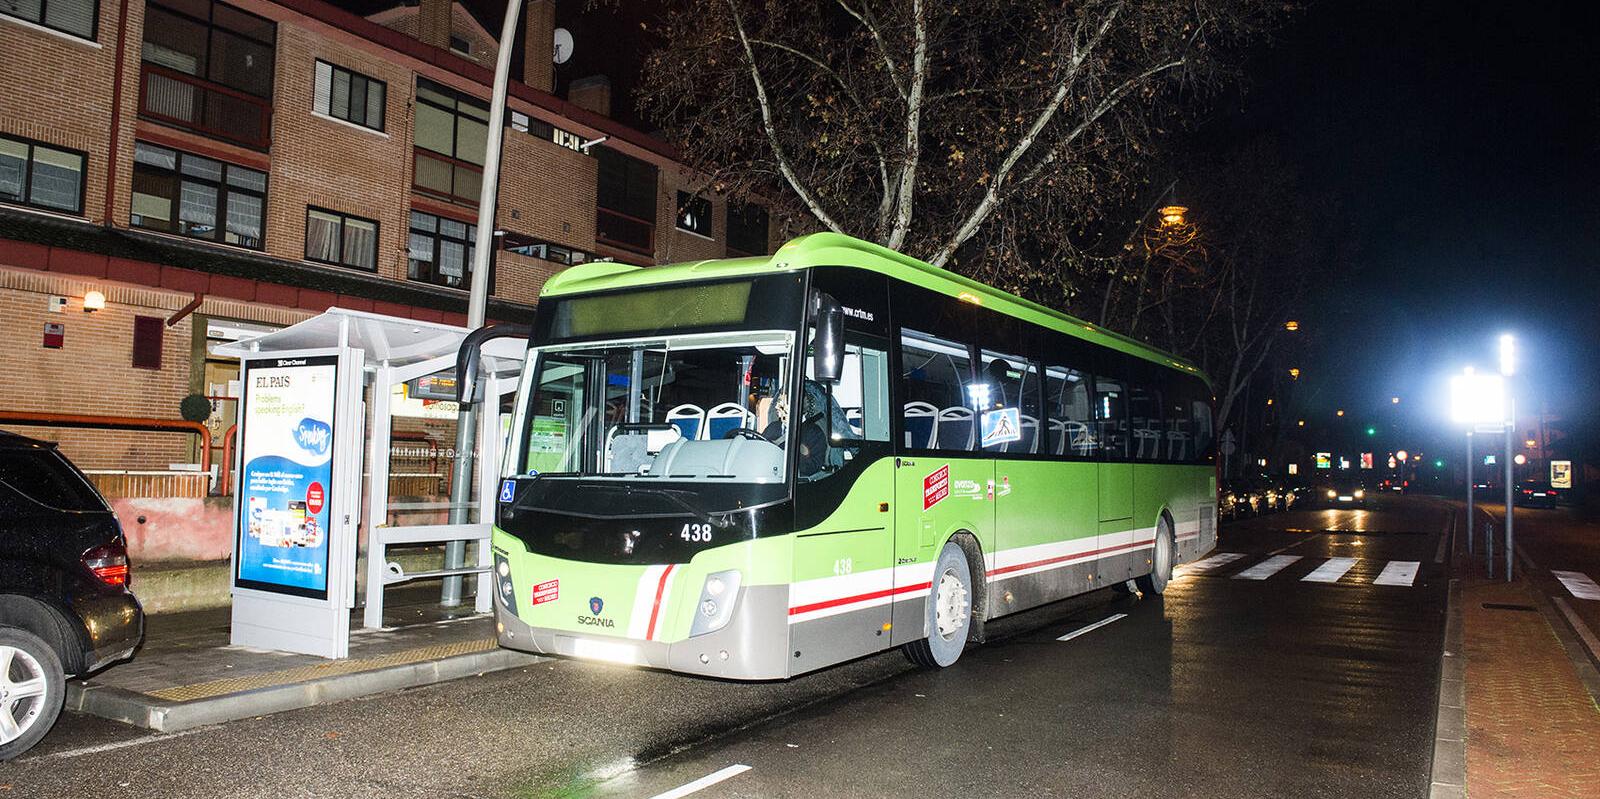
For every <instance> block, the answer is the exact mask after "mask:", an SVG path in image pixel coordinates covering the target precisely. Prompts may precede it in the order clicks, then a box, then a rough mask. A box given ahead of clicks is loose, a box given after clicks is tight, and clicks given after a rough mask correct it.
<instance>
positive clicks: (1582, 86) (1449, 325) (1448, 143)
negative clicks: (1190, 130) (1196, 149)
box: [1215, 0, 1600, 448]
mask: <svg viewBox="0 0 1600 799" xmlns="http://www.w3.org/2000/svg"><path fill="white" fill-rule="evenodd" d="M1596 17H1597V14H1596V11H1595V6H1594V5H1593V4H1585V3H1569V4H1561V3H1551V2H1528V3H1516V4H1498V3H1496V4H1487V3H1484V4H1473V3H1459V2H1456V3H1442V2H1426V3H1392V2H1349V1H1348V0H1343V1H1340V2H1321V3H1314V4H1312V5H1311V6H1310V7H1309V8H1308V9H1307V11H1306V13H1304V14H1303V15H1301V16H1300V17H1299V19H1298V20H1296V21H1295V22H1294V23H1293V24H1291V26H1290V27H1289V29H1288V30H1286V31H1285V32H1284V33H1283V35H1282V37H1281V38H1280V39H1279V41H1278V42H1277V43H1276V44H1275V46H1274V47H1273V49H1272V50H1271V51H1270V52H1267V53H1265V54H1264V55H1262V56H1260V57H1259V58H1257V59H1254V60H1253V61H1252V62H1250V64H1249V67H1248V74H1249V80H1248V84H1247V91H1246V93H1245V94H1244V95H1243V99H1242V100H1240V101H1239V103H1238V107H1237V108H1236V109H1231V112H1232V115H1233V116H1234V118H1232V119H1229V118H1226V115H1224V118H1221V119H1218V120H1217V121H1216V123H1215V124H1220V125H1227V126H1230V128H1232V129H1237V130H1239V131H1240V132H1241V133H1248V132H1250V131H1251V130H1260V131H1270V132H1272V133H1275V134H1276V135H1277V138H1278V139H1279V140H1280V141H1283V142H1285V143H1287V144H1288V146H1289V147H1290V148H1292V157H1293V158H1294V159H1295V160H1296V161H1298V163H1299V164H1300V167H1301V169H1302V170H1304V175H1305V176H1306V185H1307V189H1308V191H1317V192H1326V193H1328V194H1330V195H1332V196H1334V197H1335V198H1337V200H1338V201H1339V203H1340V207H1341V208H1342V216H1343V218H1342V219H1341V220H1339V221H1340V224H1341V225H1342V228H1341V229H1343V230H1347V231H1348V232H1349V237H1350V242H1349V244H1350V246H1351V255H1352V256H1353V260H1354V262H1355V263H1354V265H1353V268H1352V269H1351V271H1349V272H1348V273H1347V274H1345V275H1344V276H1343V279H1340V278H1338V277H1333V276H1330V278H1329V279H1328V280H1326V281H1324V283H1325V285H1324V287H1323V288H1322V289H1321V290H1320V291H1318V292H1317V293H1316V295H1315V296H1314V297H1313V298H1312V301H1311V307H1310V308H1308V310H1307V311H1306V313H1305V314H1304V320H1305V322H1304V323H1305V326H1306V327H1305V330H1304V333H1305V334H1306V335H1308V336H1309V341H1308V342H1307V343H1308V345H1309V346H1310V348H1311V352H1310V353H1308V357H1307V358H1305V361H1306V363H1305V364H1304V365H1303V368H1304V369H1305V370H1306V373H1305V377H1304V378H1303V382H1304V383H1305V385H1304V386H1303V388H1302V391H1304V392H1305V393H1306V395H1307V396H1308V397H1309V398H1310V399H1311V402H1310V407H1309V408H1308V409H1307V410H1306V413H1307V414H1312V415H1313V419H1314V421H1315V420H1316V418H1318V417H1320V419H1321V420H1323V421H1326V422H1332V420H1333V416H1332V413H1333V409H1335V408H1337V407H1343V408H1346V409H1349V414H1347V417H1346V418H1347V419H1348V420H1350V422H1349V423H1356V424H1362V425H1363V426H1364V425H1365V423H1366V422H1367V421H1368V420H1374V421H1378V422H1380V423H1382V422H1384V420H1389V419H1392V420H1394V422H1395V423H1396V425H1397V426H1398V427H1399V428H1400V429H1402V430H1411V431H1413V432H1414V433H1415V434H1419V435H1420V434H1423V433H1426V432H1430V431H1431V432H1434V433H1442V432H1444V430H1445V429H1446V425H1445V424H1444V423H1443V416H1444V415H1445V413H1446V412H1447V411H1446V402H1447V397H1446V395H1445V394H1444V392H1445V391H1446V390H1447V389H1446V386H1447V377H1448V375H1449V374H1451V373H1454V372H1457V371H1459V370H1460V368H1461V367H1462V366H1464V365H1466V364H1468V363H1476V365H1477V366H1478V368H1480V369H1493V368H1494V366H1495V360H1494V359H1495V346H1496V338H1497V336H1498V334H1499V333H1501V332H1503V331H1509V332H1512V333H1515V334H1516V335H1517V336H1518V337H1519V339H1520V341H1521V342H1522V346H1523V351H1524V353H1525V358H1524V359H1523V367H1522V368H1523V372H1524V374H1525V375H1526V383H1525V385H1524V386H1523V387H1522V388H1521V389H1520V390H1519V392H1518V393H1519V397H1518V401H1519V407H1522V408H1529V407H1532V403H1538V402H1541V401H1542V402H1544V403H1545V404H1546V407H1547V409H1548V410H1549V412H1551V413H1552V414H1561V415H1565V416H1568V417H1569V418H1572V417H1586V418H1587V419H1588V420H1589V422H1590V423H1593V422H1594V421H1595V418H1596V416H1595V413H1594V410H1593V408H1592V406H1593V405H1594V402H1593V398H1594V397H1595V396H1596V394H1597V392H1600V347H1597V345H1596V343H1595V342H1596V341H1597V340H1600V313H1597V310H1600V309H1597V305H1600V279H1597V276H1596V273H1595V266H1596V264H1595V260H1596V259H1595V255H1594V254H1595V252H1596V246H1597V244H1600V234H1597V231H1600V201H1597V194H1596V178H1597V177H1600V175H1597V172H1600V170H1597V168H1596V155H1597V150H1600V125H1597V124H1596V122H1597V112H1600V102H1597V100H1600V97H1597V94H1596V92H1595V89H1594V84H1595V77H1596V75H1597V74H1600V72H1597V67H1600V63H1597V61H1600V58H1597V53H1600V49H1597V48H1596V46H1595V45H1594V44H1593V42H1592V34H1593V32H1594V31H1595V30H1596V25H1595V23H1596V21H1597V19H1596ZM1394 395H1398V396H1400V397H1402V404H1401V406H1399V408H1398V409H1397V408H1395V407H1393V406H1390V404H1389V402H1390V401H1389V398H1390V397H1391V396H1394ZM1397 411H1398V413H1397ZM1399 443H1400V444H1401V445H1407V443H1408V442H1403V441H1402V442H1399ZM1421 445H1422V444H1421V442H1420V441H1414V442H1410V443H1409V446H1412V447H1413V448H1415V447H1420V446H1421Z"/></svg>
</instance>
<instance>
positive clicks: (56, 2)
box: [44, 0, 99, 39]
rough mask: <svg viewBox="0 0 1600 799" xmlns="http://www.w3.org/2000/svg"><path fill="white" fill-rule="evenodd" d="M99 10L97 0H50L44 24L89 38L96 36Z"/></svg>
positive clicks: (45, 10)
mask: <svg viewBox="0 0 1600 799" xmlns="http://www.w3.org/2000/svg"><path fill="white" fill-rule="evenodd" d="M97 11H99V7H98V5H97V4H96V2H95V0H50V2H49V3H47V4H46V5H45V9H44V24H46V25H48V26H50V27H52V28H56V29H58V30H64V31H67V32H68V33H75V34H77V35H79V36H82V37H84V38H85V39H88V38H92V37H93V36H94V16H95V12H97Z"/></svg>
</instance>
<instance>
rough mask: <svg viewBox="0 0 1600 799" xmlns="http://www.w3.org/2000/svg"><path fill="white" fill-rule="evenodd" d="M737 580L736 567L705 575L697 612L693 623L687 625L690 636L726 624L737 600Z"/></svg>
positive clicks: (710, 630) (730, 617)
mask: <svg viewBox="0 0 1600 799" xmlns="http://www.w3.org/2000/svg"><path fill="white" fill-rule="evenodd" d="M739 580H740V575H739V571H738V570H737V569H729V570H728V571H721V572H715V573H712V574H708V575H706V581H705V584H704V585H702V586H701V587H700V603H699V605H698V612H697V613H695V614H694V623H693V624H691V625H690V626H689V636H690V637H691V638H692V637H694V636H696V635H705V634H706V633H714V632H716V631H717V630H720V629H722V628H723V627H726V626H728V621H729V620H730V619H732V618H733V608H734V606H735V605H736V604H738V600H739Z"/></svg>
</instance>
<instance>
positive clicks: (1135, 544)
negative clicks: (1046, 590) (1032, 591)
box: [988, 538, 1155, 577]
mask: <svg viewBox="0 0 1600 799" xmlns="http://www.w3.org/2000/svg"><path fill="white" fill-rule="evenodd" d="M1152 541H1155V539H1154V538H1152V539H1150V540H1149V541H1135V542H1133V543H1131V544H1118V545H1116V546H1114V547H1106V548H1105V549H1091V550H1089V551H1088V552H1078V553H1076V554H1072V555H1061V556H1060V557H1055V558H1045V559H1044V560H1036V561H1032V562H1029V563H1018V564H1016V565H1015V566H1007V567H1005V568H1003V569H994V570H991V571H990V572H989V575H988V576H990V577H993V576H995V575H997V574H1009V573H1011V572H1015V571H1022V570H1023V569H1031V568H1033V567H1035V566H1047V565H1049V564H1051V563H1060V562H1062V561H1067V560H1077V559H1079V558H1087V557H1091V556H1093V555H1104V554H1105V553H1107V552H1116V551H1117V550H1120V549H1133V548H1135V547H1142V546H1145V545H1147V544H1149V543H1151V542H1152Z"/></svg>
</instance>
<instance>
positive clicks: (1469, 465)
mask: <svg viewBox="0 0 1600 799" xmlns="http://www.w3.org/2000/svg"><path fill="white" fill-rule="evenodd" d="M1472 511H1473V505H1472V431H1471V430H1470V429H1469V430H1467V554H1468V555H1471V554H1472Z"/></svg>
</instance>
